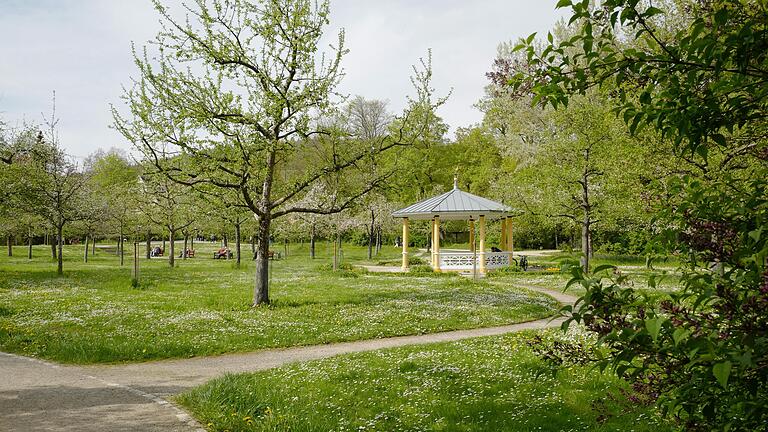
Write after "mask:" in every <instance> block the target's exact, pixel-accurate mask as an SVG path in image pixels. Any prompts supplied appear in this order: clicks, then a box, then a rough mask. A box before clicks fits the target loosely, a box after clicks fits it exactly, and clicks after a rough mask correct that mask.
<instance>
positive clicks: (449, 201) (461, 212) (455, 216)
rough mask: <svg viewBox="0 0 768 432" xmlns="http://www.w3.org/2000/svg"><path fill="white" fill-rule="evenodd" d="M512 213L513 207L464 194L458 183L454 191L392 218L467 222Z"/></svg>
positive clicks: (396, 214)
mask: <svg viewBox="0 0 768 432" xmlns="http://www.w3.org/2000/svg"><path fill="white" fill-rule="evenodd" d="M512 212H513V210H512V208H511V207H509V206H506V205H504V204H502V203H499V202H496V201H492V200H489V199H487V198H483V197H480V196H477V195H473V194H471V193H469V192H464V191H463V190H461V189H459V188H458V184H457V182H454V185H453V190H451V191H448V192H446V193H444V194H442V195H438V196H434V197H432V198H427V199H425V200H423V201H419V202H417V203H416V204H412V205H410V206H408V207H406V208H404V209H400V210H397V211H396V212H394V213H392V216H394V217H398V218H410V219H432V218H433V217H435V216H440V219H443V220H467V219H477V217H478V216H480V215H483V216H485V217H486V218H488V219H495V218H498V217H504V216H511V215H512Z"/></svg>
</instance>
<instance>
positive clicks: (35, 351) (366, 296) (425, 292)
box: [0, 243, 557, 364]
mask: <svg viewBox="0 0 768 432" xmlns="http://www.w3.org/2000/svg"><path fill="white" fill-rule="evenodd" d="M216 247H217V245H214V244H209V243H203V244H200V243H196V246H195V248H196V249H197V252H198V253H197V257H196V258H194V259H189V260H186V261H181V260H179V267H177V268H175V269H170V268H169V267H168V263H167V261H166V260H165V259H152V260H145V259H141V281H142V282H141V283H142V289H135V288H132V287H131V266H132V261H131V257H130V256H129V257H127V258H126V263H125V266H124V267H120V266H119V261H118V258H117V257H115V256H114V254H109V253H107V252H99V253H97V254H96V256H95V257H92V258H91V260H90V262H89V263H83V262H82V258H81V253H82V248H81V247H76V246H68V247H67V248H66V250H65V252H66V259H67V260H66V262H65V276H64V277H56V275H55V263H53V262H52V261H51V259H50V249H47V248H45V247H42V246H40V247H36V248H35V251H34V252H35V256H36V257H35V258H34V259H33V260H32V261H29V260H27V258H26V254H25V250H24V248H22V247H19V248H16V250H15V255H14V257H12V258H9V257H7V256H4V257H1V258H0V349H1V350H3V351H8V352H15V353H21V354H25V355H32V356H36V357H41V358H46V359H50V360H55V361H59V362H64V363H81V364H87V363H110V362H128V361H146V360H152V359H163V358H179V357H190V356H201V355H212V354H219V353H226V352H238V351H240V352H242V351H251V350H258V349H264V348H274V347H287V346H296V345H311V344H322V343H330V342H337V341H350V340H360V339H369V338H381V337H387V336H396V335H410V334H421V333H430V332H440V331H447V330H455V329H467V328H475V327H485V326H495V325H503V324H510V323H516V322H521V321H527V320H532V319H537V318H542V317H546V316H549V315H551V314H552V313H553V312H554V311H555V309H556V308H557V305H556V303H555V302H554V300H553V299H551V298H550V297H548V296H545V295H543V294H539V293H536V292H531V291H528V290H525V289H523V288H517V287H515V285H514V284H512V283H509V284H498V283H493V284H491V283H486V282H480V283H474V282H472V281H471V280H467V279H465V278H461V277H458V276H455V277H435V276H431V275H428V274H427V275H419V276H406V275H376V274H370V273H364V272H350V271H343V272H339V273H334V272H331V271H325V270H322V269H321V268H320V267H321V266H322V265H326V266H327V264H328V263H329V262H330V261H329V260H330V258H329V256H330V253H331V251H330V250H329V249H328V247H326V246H319V247H318V258H317V259H315V260H310V259H309V258H307V257H306V255H307V252H306V247H304V248H300V247H295V246H294V247H292V248H291V254H290V256H289V257H288V258H287V259H282V260H279V261H273V262H271V274H272V284H271V297H272V299H273V301H274V303H273V305H272V306H270V307H264V308H251V307H250V304H251V298H252V289H253V288H252V287H253V273H254V271H253V264H252V262H251V260H250V259H247V258H246V259H245V260H244V262H243V267H242V268H240V269H236V268H234V267H233V262H232V261H223V260H213V259H212V258H211V255H212V253H213V250H214V248H216ZM389 249H391V250H389ZM178 250H181V247H179V248H178ZM278 250H279V249H278ZM364 253H365V252H364V248H360V247H351V246H347V245H345V247H344V254H345V261H346V262H353V261H356V260H357V261H359V260H361V259H362V258H363V257H364ZM397 253H399V250H396V249H395V248H388V249H387V251H386V253H385V254H384V255H385V256H386V254H389V255H391V256H395V255H396V254H397ZM244 255H245V256H246V257H248V258H250V257H249V256H248V255H249V254H248V253H244Z"/></svg>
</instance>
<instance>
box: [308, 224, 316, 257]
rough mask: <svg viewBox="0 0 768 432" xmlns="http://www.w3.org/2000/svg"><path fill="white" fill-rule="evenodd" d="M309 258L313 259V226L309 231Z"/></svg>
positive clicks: (313, 225)
mask: <svg viewBox="0 0 768 432" xmlns="http://www.w3.org/2000/svg"><path fill="white" fill-rule="evenodd" d="M309 258H310V259H315V224H312V226H311V227H310V229H309Z"/></svg>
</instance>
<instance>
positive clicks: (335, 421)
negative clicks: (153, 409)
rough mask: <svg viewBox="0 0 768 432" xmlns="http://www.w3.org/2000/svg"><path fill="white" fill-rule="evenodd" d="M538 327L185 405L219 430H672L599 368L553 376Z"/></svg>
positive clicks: (295, 375) (222, 390)
mask: <svg viewBox="0 0 768 432" xmlns="http://www.w3.org/2000/svg"><path fill="white" fill-rule="evenodd" d="M531 335H532V333H528V332H526V333H522V334H511V335H504V336H494V337H484V338H476V339H469V340H463V341H458V342H451V343H441V344H431V345H423V346H412V347H403V348H396V349H388V350H381V351H374V352H367V353H360V354H352V355H344V356H339V357H333V358H329V359H324V360H319V361H312V362H307V363H298V364H292V365H288V366H284V367H281V368H278V369H272V370H268V371H263V372H257V373H246V374H237V375H227V376H224V377H221V378H217V379H215V380H212V381H210V382H209V383H207V384H205V385H203V386H200V387H197V388H195V389H193V390H191V391H188V392H186V393H183V394H181V395H180V396H178V397H177V401H178V402H179V403H181V404H182V405H183V406H184V407H186V408H187V409H188V410H190V411H191V412H192V413H193V414H194V416H195V417H196V418H197V419H198V420H199V421H200V422H201V423H202V424H203V425H206V427H207V428H208V429H209V430H211V431H330V430H333V431H441V430H445V431H502V430H503V431H526V432H527V431H617V430H623V431H638V432H640V431H654V432H662V431H667V430H672V428H671V427H670V426H669V425H666V424H664V423H663V422H662V421H661V420H659V419H658V416H657V415H656V414H655V412H654V411H653V409H652V408H650V407H645V406H638V405H636V404H633V403H630V402H629V401H628V400H627V397H626V395H625V394H623V393H622V390H627V386H626V384H625V383H623V382H621V381H620V380H618V379H617V378H615V377H612V376H609V375H602V374H600V373H599V372H598V371H596V370H595V369H593V368H588V367H570V368H568V369H563V370H560V371H557V372H553V370H552V369H550V368H549V367H548V366H547V365H546V364H545V363H544V362H543V361H541V360H540V359H538V358H537V357H535V355H534V354H533V353H532V352H531V350H530V348H529V347H528V346H527V343H526V342H527V341H528V340H529V339H530V337H531Z"/></svg>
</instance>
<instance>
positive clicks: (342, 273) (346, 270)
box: [317, 263, 368, 278]
mask: <svg viewBox="0 0 768 432" xmlns="http://www.w3.org/2000/svg"><path fill="white" fill-rule="evenodd" d="M317 270H318V271H321V272H323V273H329V274H332V275H335V276H338V277H342V278H356V277H359V276H361V275H364V274H366V273H368V270H366V269H364V268H362V267H356V266H353V265H352V264H349V263H339V265H338V266H337V269H336V271H334V270H333V264H321V265H319V266H317Z"/></svg>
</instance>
